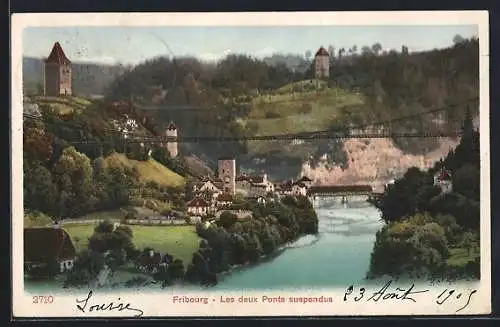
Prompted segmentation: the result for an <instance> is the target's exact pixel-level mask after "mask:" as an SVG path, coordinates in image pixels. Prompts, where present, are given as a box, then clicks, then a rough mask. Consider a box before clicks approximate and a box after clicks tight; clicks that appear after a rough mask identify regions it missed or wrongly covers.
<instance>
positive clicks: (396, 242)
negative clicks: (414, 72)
mask: <svg viewBox="0 0 500 327" xmlns="http://www.w3.org/2000/svg"><path fill="white" fill-rule="evenodd" d="M442 170H445V171H447V172H449V173H450V174H451V183H452V191H451V192H449V193H443V192H442V191H441V189H439V187H437V186H435V185H434V184H433V177H434V175H435V174H436V173H439V172H440V171H442ZM374 204H375V206H376V207H377V208H378V209H380V211H381V213H382V219H383V220H384V221H385V223H386V225H385V226H384V227H383V229H382V230H381V231H379V232H377V238H376V242H375V245H374V249H373V252H372V256H371V264H370V272H369V276H370V277H377V276H382V275H384V274H388V275H391V276H397V277H400V276H410V277H418V276H430V277H431V278H435V279H455V278H464V277H465V278H474V279H477V278H479V277H480V276H479V270H480V261H479V260H480V253H479V248H480V246H479V243H480V162H479V131H478V130H476V129H474V128H473V124H472V116H471V114H470V113H469V114H468V115H467V117H466V119H465V121H464V124H463V136H462V139H461V141H460V144H459V145H458V146H457V147H456V149H454V150H452V151H450V152H449V154H448V155H447V156H446V158H444V159H443V160H441V161H439V162H437V163H436V164H435V165H434V167H433V168H432V169H430V170H428V171H421V170H419V169H418V168H410V169H409V170H408V171H407V172H406V174H405V175H404V176H403V177H402V178H400V179H398V180H396V181H395V183H394V184H393V185H389V186H388V187H387V189H386V191H385V192H384V194H383V196H382V197H381V198H380V199H378V200H377V201H374Z"/></svg>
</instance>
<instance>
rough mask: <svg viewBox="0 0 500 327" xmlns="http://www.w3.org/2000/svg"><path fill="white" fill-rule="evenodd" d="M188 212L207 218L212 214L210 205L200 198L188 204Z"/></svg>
mask: <svg viewBox="0 0 500 327" xmlns="http://www.w3.org/2000/svg"><path fill="white" fill-rule="evenodd" d="M186 207H187V212H188V213H190V214H192V215H194V216H205V215H207V214H208V213H209V212H210V203H208V202H207V201H205V200H204V199H202V198H200V197H195V198H194V199H192V200H191V201H189V202H188V203H187V204H186Z"/></svg>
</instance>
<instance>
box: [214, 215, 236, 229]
mask: <svg viewBox="0 0 500 327" xmlns="http://www.w3.org/2000/svg"><path fill="white" fill-rule="evenodd" d="M236 220H237V217H236V215H235V214H233V213H231V212H230V211H223V212H222V213H221V215H220V217H219V222H218V224H219V225H220V226H222V227H224V228H226V229H228V228H231V227H232V226H233V225H234V224H235V223H236Z"/></svg>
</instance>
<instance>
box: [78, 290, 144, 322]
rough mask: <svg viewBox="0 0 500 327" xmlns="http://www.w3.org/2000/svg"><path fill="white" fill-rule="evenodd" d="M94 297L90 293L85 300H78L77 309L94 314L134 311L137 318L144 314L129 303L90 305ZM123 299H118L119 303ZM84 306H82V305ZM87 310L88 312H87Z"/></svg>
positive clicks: (90, 292)
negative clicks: (98, 312) (96, 312)
mask: <svg viewBox="0 0 500 327" xmlns="http://www.w3.org/2000/svg"><path fill="white" fill-rule="evenodd" d="M91 297H92V291H89V294H88V295H87V297H86V298H85V299H82V300H78V299H77V300H76V303H77V305H76V307H77V308H78V310H80V311H81V312H84V313H86V312H93V311H113V310H118V311H124V310H128V311H134V312H136V314H135V317H141V316H142V315H143V314H144V312H143V311H142V310H140V309H136V308H132V307H131V306H130V305H131V304H130V303H127V304H124V303H121V302H120V303H117V304H115V303H113V302H110V303H108V304H94V305H90V304H91V303H89V300H90V298H91ZM120 300H121V299H120V298H118V301H120ZM78 303H80V304H82V305H80V304H78ZM87 306H88V309H87ZM86 309H87V310H88V311H86Z"/></svg>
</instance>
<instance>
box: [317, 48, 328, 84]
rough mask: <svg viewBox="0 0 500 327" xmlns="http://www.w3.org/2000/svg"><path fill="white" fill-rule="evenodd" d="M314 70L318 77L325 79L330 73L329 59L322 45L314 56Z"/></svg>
mask: <svg viewBox="0 0 500 327" xmlns="http://www.w3.org/2000/svg"><path fill="white" fill-rule="evenodd" d="M314 72H315V73H314V76H315V77H316V78H318V79H325V78H328V76H329V75H330V59H329V55H328V51H326V49H325V48H323V47H320V48H319V50H318V51H317V52H316V55H315V56H314Z"/></svg>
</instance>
